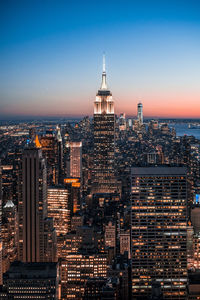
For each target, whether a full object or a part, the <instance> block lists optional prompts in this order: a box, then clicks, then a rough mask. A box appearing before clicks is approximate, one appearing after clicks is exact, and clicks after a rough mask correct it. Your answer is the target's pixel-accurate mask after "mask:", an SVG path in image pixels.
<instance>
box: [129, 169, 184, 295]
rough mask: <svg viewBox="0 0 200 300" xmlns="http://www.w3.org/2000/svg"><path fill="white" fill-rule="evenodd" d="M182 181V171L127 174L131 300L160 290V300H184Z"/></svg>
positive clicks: (140, 170)
mask: <svg viewBox="0 0 200 300" xmlns="http://www.w3.org/2000/svg"><path fill="white" fill-rule="evenodd" d="M186 205H187V178H186V170H185V169H184V168H181V167H149V168H132V222H131V223H132V224H131V225H132V228H131V229H132V295H133V298H132V299H144V298H145V297H146V296H149V295H150V294H151V287H152V282H153V281H156V282H159V283H160V284H161V288H162V291H163V297H164V299H170V300H175V299H179V300H180V299H186V286H187V252H186V245H187V237H186V236H187V214H186Z"/></svg>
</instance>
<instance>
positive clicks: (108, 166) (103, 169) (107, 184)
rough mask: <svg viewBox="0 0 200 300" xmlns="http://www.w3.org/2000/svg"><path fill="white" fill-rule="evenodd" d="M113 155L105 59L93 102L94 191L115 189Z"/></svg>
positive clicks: (112, 117) (110, 106) (113, 116)
mask: <svg viewBox="0 0 200 300" xmlns="http://www.w3.org/2000/svg"><path fill="white" fill-rule="evenodd" d="M114 157H115V114H114V101H113V99H112V94H111V92H110V90H109V89H108V87H107V83H106V70H105V59H104V62H103V73H102V83H101V87H100V89H99V91H98V93H97V95H96V100H95V102H94V159H93V184H92V192H93V194H94V193H112V192H114V191H116V180H115V175H114V161H115V159H114Z"/></svg>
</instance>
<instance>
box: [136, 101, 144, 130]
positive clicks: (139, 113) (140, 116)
mask: <svg viewBox="0 0 200 300" xmlns="http://www.w3.org/2000/svg"><path fill="white" fill-rule="evenodd" d="M137 108H138V109H137V119H138V122H139V125H142V124H143V106H142V103H141V102H140V103H138V106H137Z"/></svg>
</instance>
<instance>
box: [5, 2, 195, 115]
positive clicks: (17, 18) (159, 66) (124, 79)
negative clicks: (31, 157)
mask: <svg viewBox="0 0 200 300" xmlns="http://www.w3.org/2000/svg"><path fill="white" fill-rule="evenodd" d="M103 52H105V53H106V64H107V73H108V84H109V86H110V88H111V91H112V93H113V98H114V100H115V107H116V112H117V113H119V112H122V111H125V112H126V113H127V114H133V115H134V114H135V111H136V104H137V102H138V100H141V101H142V102H143V105H144V112H145V113H146V115H148V116H150V115H151V116H183V117H192V116H194V117H198V116H199V117H200V104H199V103H200V101H199V100H200V99H199V97H200V84H199V78H200V2H199V1H197V0H196V1H191V0H190V1H184V0H182V1H172V0H168V1H165V0H164V1H117V0H116V1H107V2H106V1H95V0H93V1H68V0H65V1H59V0H57V1H56V0H54V1H53V0H52V1H51V0H49V1H45V0H41V1H31V0H29V1H20V0H19V1H14V0H13V1H10V0H7V1H1V2H0V115H3V114H4V115H85V114H92V112H93V101H94V99H95V94H96V91H97V89H98V87H99V86H100V80H101V71H102V53H103ZM193 107H196V108H198V109H195V110H194V109H193Z"/></svg>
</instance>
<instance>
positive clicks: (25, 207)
mask: <svg viewBox="0 0 200 300" xmlns="http://www.w3.org/2000/svg"><path fill="white" fill-rule="evenodd" d="M18 211H19V243H18V247H19V249H18V250H19V251H18V258H19V260H21V261H23V262H44V261H55V260H56V250H54V249H52V253H53V254H52V257H49V254H48V253H49V245H50V244H53V246H54V245H55V241H54V236H55V234H54V231H53V219H50V218H48V219H47V174H46V163H45V159H44V158H43V156H42V149H41V148H35V147H30V148H27V149H25V150H24V153H23V159H22V169H21V176H20V183H19V202H18ZM45 225H46V226H45ZM49 228H52V230H51V229H50V230H51V231H49V232H47V231H48V230H49ZM45 236H46V237H47V238H46V237H45ZM48 240H49V241H48ZM49 242H50V243H49ZM54 253H55V255H54Z"/></svg>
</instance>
